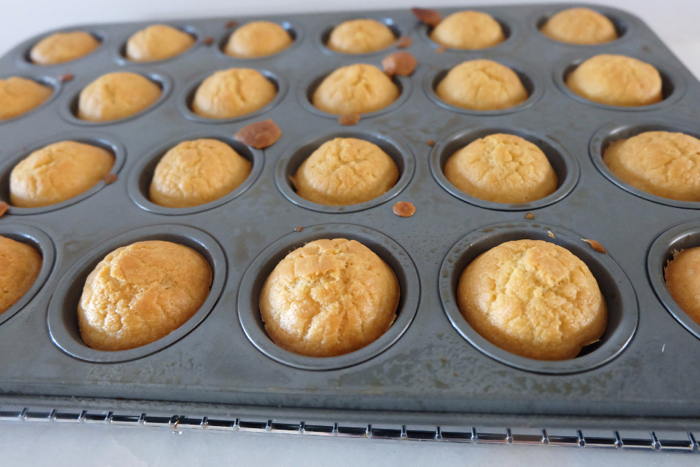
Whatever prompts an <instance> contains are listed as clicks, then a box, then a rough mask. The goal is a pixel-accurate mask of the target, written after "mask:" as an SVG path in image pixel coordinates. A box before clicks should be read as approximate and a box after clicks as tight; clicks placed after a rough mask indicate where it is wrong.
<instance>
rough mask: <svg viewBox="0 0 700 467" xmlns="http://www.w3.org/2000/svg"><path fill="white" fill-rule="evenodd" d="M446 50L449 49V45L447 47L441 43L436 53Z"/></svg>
mask: <svg viewBox="0 0 700 467" xmlns="http://www.w3.org/2000/svg"><path fill="white" fill-rule="evenodd" d="M445 50H447V47H445V46H444V45H441V46H440V47H438V48H437V49H435V53H436V54H441V53H443V52H444V51H445Z"/></svg>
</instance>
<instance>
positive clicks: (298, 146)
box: [275, 127, 416, 214]
mask: <svg viewBox="0 0 700 467" xmlns="http://www.w3.org/2000/svg"><path fill="white" fill-rule="evenodd" d="M335 138H357V139H362V140H364V141H368V142H370V143H372V144H376V141H377V140H382V141H383V142H384V143H385V144H387V145H389V146H392V148H393V149H394V150H395V151H396V152H397V153H399V154H400V157H401V159H402V162H403V166H404V167H403V170H402V171H401V174H400V175H399V178H398V180H397V181H396V183H395V184H394V186H393V187H391V188H390V189H389V190H388V191H387V192H386V193H384V194H382V195H381V196H378V197H376V198H374V199H371V200H369V201H365V202H364V203H359V204H351V205H346V206H327V205H323V204H318V203H314V202H312V201H309V200H306V199H304V198H302V197H301V196H299V195H297V194H296V191H295V190H294V189H292V187H291V185H290V183H288V181H289V176H290V175H289V173H288V170H289V167H290V164H291V165H294V164H292V162H293V161H295V160H296V159H297V158H298V157H301V156H298V155H297V154H298V153H299V152H301V151H302V150H304V148H306V147H307V146H310V145H313V147H314V148H315V149H312V150H311V152H310V153H309V154H308V155H307V156H306V157H305V158H304V159H303V160H302V161H301V162H303V161H304V160H306V159H307V158H308V157H309V156H310V155H311V153H312V152H313V151H315V150H316V149H318V148H319V147H320V146H321V145H322V144H324V143H326V142H328V141H330V140H332V139H335ZM368 138H369V139H368ZM370 139H371V140H370ZM321 140H322V141H321ZM317 142H318V143H319V144H318V145H317V144H316V143H317ZM377 146H379V145H377ZM379 147H380V149H381V146H379ZM382 150H383V149H382ZM304 152H305V151H304ZM384 152H386V151H384ZM387 154H388V153H387ZM389 157H391V158H392V160H393V159H394V158H393V157H392V156H391V154H389ZM301 162H300V163H299V164H298V165H299V166H300V165H301ZM397 166H398V164H397ZM297 169H298V166H297ZM415 169H416V161H415V155H414V154H413V151H412V150H411V148H410V146H409V145H407V144H406V143H405V142H404V141H403V139H402V138H400V137H397V136H395V135H391V134H384V133H380V132H378V131H376V130H370V129H363V128H361V127H358V128H353V127H345V129H343V128H340V129H338V130H331V131H328V130H326V131H322V132H316V133H312V134H311V135H306V136H305V138H304V140H302V141H297V142H295V144H293V145H290V146H289V148H288V149H287V150H286V151H285V152H284V153H283V154H282V156H281V157H280V158H279V160H278V161H277V164H276V167H275V183H276V185H277V188H278V189H279V191H280V192H281V193H282V194H283V195H284V197H285V198H286V199H287V200H288V201H290V202H291V203H293V204H294V205H296V206H299V207H302V208H305V209H309V210H312V211H316V212H322V213H327V214H342V213H352V212H359V211H365V210H367V209H372V208H375V207H378V206H381V205H382V204H384V203H387V202H389V201H391V200H392V199H394V198H396V197H397V196H398V195H399V194H401V192H403V191H404V190H405V189H406V187H407V186H408V185H409V184H410V182H411V180H412V179H413V175H414V173H415Z"/></svg>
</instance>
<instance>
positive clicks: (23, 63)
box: [14, 26, 109, 70]
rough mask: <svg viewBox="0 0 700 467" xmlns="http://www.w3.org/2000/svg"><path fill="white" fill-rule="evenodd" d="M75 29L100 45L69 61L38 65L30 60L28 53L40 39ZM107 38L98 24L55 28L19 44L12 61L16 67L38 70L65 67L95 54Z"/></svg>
mask: <svg viewBox="0 0 700 467" xmlns="http://www.w3.org/2000/svg"><path fill="white" fill-rule="evenodd" d="M75 31H85V32H87V33H88V34H90V35H91V36H92V37H94V38H95V39H97V41H98V42H99V43H100V45H99V46H98V47H97V48H96V49H95V50H93V51H92V52H90V53H89V54H87V55H84V56H82V57H80V58H76V59H75V60H70V61H68V62H63V63H57V64H55V65H40V64H38V63H34V62H32V60H31V58H30V54H31V51H32V48H33V47H34V46H35V45H37V44H38V43H39V42H40V41H42V40H44V39H46V38H47V37H49V36H52V35H54V34H58V33H67V32H75ZM108 40H109V36H108V35H107V33H106V32H105V31H104V30H102V29H101V28H100V27H99V26H95V27H90V26H88V27H85V28H80V27H77V28H76V27H69V28H62V29H56V30H53V31H49V32H47V33H44V34H42V35H40V36H35V37H33V38H31V39H29V40H27V41H25V42H24V44H23V45H21V46H19V48H18V49H17V51H16V52H15V54H14V55H15V57H14V62H15V64H16V65H17V66H18V67H21V68H33V69H35V70H38V69H42V70H50V69H53V68H58V67H61V68H66V67H69V66H71V65H73V64H78V61H79V60H84V59H86V58H88V57H90V56H92V55H97V54H98V53H99V52H100V51H101V50H102V47H103V46H104V45H105V43H107V41H108Z"/></svg>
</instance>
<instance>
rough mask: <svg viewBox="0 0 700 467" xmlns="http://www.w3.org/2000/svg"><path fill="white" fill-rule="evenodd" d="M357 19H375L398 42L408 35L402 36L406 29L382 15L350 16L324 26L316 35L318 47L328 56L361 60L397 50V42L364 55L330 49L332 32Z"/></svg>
mask: <svg viewBox="0 0 700 467" xmlns="http://www.w3.org/2000/svg"><path fill="white" fill-rule="evenodd" d="M356 19H373V20H375V21H378V22H380V23H382V24H384V25H386V26H387V27H388V28H389V29H391V32H392V33H393V34H394V38H395V39H396V40H399V38H400V37H401V36H402V35H407V34H402V31H407V30H406V28H403V27H399V25H398V24H397V23H396V21H395V20H394V19H392V18H389V17H387V16H382V15H379V16H377V15H374V16H373V15H364V16H363V15H360V16H358V15H351V16H348V17H347V18H346V19H344V20H341V21H335V22H334V23H333V24H330V25H324V26H322V27H321V28H320V29H319V30H318V31H317V33H316V38H317V39H316V41H317V46H318V48H319V49H320V50H321V51H322V52H323V53H324V54H327V55H331V56H333V57H338V58H352V57H355V58H360V57H373V56H375V55H381V54H385V55H389V54H390V53H391V52H392V51H394V50H395V49H396V41H394V43H393V44H391V45H390V46H389V47H387V48H386V49H381V50H377V51H375V52H368V53H364V54H349V53H343V52H336V51H335V50H331V49H329V48H328V47H327V46H326V44H328V39H329V38H330V36H331V32H333V30H334V29H335V28H336V27H338V26H340V25H341V24H342V23H344V22H346V21H353V20H356Z"/></svg>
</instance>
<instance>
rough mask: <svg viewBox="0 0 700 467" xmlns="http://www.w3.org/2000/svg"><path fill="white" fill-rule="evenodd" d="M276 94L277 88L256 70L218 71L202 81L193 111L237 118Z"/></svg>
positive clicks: (265, 103) (271, 99)
mask: <svg viewBox="0 0 700 467" xmlns="http://www.w3.org/2000/svg"><path fill="white" fill-rule="evenodd" d="M276 96H277V88H276V87H275V85H274V84H272V83H271V82H270V81H269V80H268V79H267V78H265V76H264V75H263V74H262V73H260V72H259V71H257V70H253V69H250V68H229V69H228V70H221V71H217V72H216V73H214V74H212V75H211V76H209V77H208V78H207V79H205V80H204V81H203V82H202V84H200V85H199V87H198V88H197V90H196V91H195V94H194V99H193V101H192V111H193V112H194V113H195V114H197V115H199V116H200V117H205V118H212V119H224V118H234V117H240V116H242V115H246V114H249V113H252V112H255V111H256V110H260V109H261V108H263V107H265V106H266V105H267V104H269V103H270V102H272V101H273V99H274V98H275V97H276Z"/></svg>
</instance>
